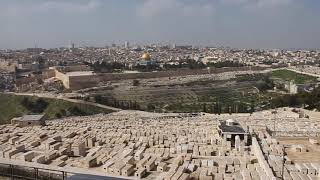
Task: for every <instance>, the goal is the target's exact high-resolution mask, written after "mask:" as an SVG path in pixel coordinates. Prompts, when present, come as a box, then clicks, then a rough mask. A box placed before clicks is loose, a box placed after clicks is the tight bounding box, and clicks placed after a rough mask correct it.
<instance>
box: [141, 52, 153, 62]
mask: <svg viewBox="0 0 320 180" xmlns="http://www.w3.org/2000/svg"><path fill="white" fill-rule="evenodd" d="M141 58H142V59H143V60H146V61H148V60H150V59H151V56H150V54H149V53H143V55H142V57H141Z"/></svg>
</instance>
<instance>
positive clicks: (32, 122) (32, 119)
mask: <svg viewBox="0 0 320 180" xmlns="http://www.w3.org/2000/svg"><path fill="white" fill-rule="evenodd" d="M11 124H13V125H14V124H15V125H18V126H19V127H27V126H43V125H45V121H44V115H24V116H22V117H18V118H13V119H12V120H11Z"/></svg>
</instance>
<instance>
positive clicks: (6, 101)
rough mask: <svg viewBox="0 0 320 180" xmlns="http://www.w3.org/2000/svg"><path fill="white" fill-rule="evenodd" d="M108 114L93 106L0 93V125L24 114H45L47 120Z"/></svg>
mask: <svg viewBox="0 0 320 180" xmlns="http://www.w3.org/2000/svg"><path fill="white" fill-rule="evenodd" d="M110 112H111V111H108V110H105V109H102V108H98V107H95V106H91V105H84V104H77V103H72V102H67V101H64V100H56V99H47V98H38V97H31V96H16V95H9V94H1V93H0V124H5V123H10V120H11V119H12V118H13V117H19V116H22V115H25V114H45V115H46V118H47V119H54V118H61V117H66V116H85V115H92V114H98V113H110Z"/></svg>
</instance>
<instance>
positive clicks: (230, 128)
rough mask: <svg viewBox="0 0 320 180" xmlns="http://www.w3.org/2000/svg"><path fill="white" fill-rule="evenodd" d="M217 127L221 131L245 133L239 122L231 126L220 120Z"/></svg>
mask: <svg viewBox="0 0 320 180" xmlns="http://www.w3.org/2000/svg"><path fill="white" fill-rule="evenodd" d="M219 129H220V130H221V131H222V133H229V134H247V133H246V131H245V130H244V129H243V128H242V126H241V125H240V124H239V123H234V124H233V125H232V126H228V125H227V123H226V121H221V122H220V125H219Z"/></svg>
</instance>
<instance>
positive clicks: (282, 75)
mask: <svg viewBox="0 0 320 180" xmlns="http://www.w3.org/2000/svg"><path fill="white" fill-rule="evenodd" d="M271 77H272V78H278V79H282V80H285V81H291V80H293V81H295V83H297V84H305V83H313V82H316V81H317V78H316V77H313V76H309V75H305V74H299V73H296V72H293V71H289V70H276V71H273V72H272V73H271Z"/></svg>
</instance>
